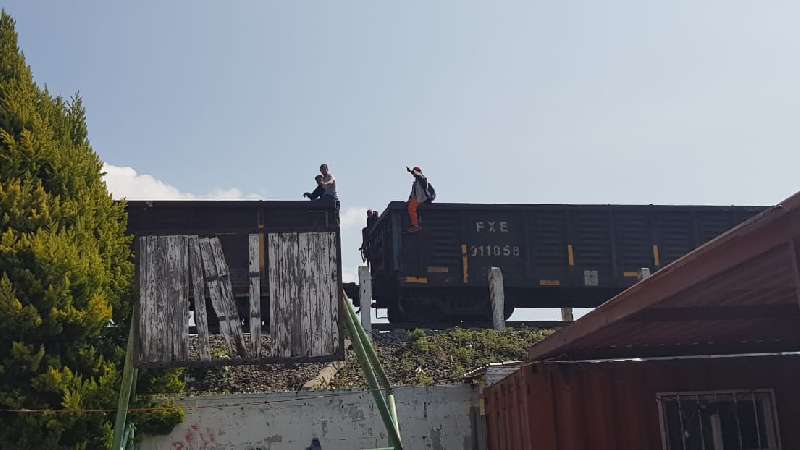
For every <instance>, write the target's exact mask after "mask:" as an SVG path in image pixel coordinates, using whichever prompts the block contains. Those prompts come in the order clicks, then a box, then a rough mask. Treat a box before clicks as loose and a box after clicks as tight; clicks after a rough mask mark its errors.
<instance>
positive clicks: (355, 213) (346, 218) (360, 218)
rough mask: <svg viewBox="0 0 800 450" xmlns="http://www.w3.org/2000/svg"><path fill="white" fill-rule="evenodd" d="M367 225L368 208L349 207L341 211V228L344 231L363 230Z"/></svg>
mask: <svg viewBox="0 0 800 450" xmlns="http://www.w3.org/2000/svg"><path fill="white" fill-rule="evenodd" d="M366 224H367V208H357V207H349V208H344V209H342V210H341V211H339V226H340V227H341V228H342V229H350V228H357V229H359V230H360V229H361V228H362V227H364V226H366Z"/></svg>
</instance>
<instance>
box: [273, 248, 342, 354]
mask: <svg viewBox="0 0 800 450" xmlns="http://www.w3.org/2000/svg"><path fill="white" fill-rule="evenodd" d="M267 246H268V251H269V289H270V336H271V337H272V339H273V355H274V356H277V357H281V358H302V357H306V358H308V357H319V356H326V355H333V354H337V353H339V328H338V318H339V306H338V300H339V295H340V294H339V290H340V283H339V269H338V267H339V265H338V264H339V263H338V251H337V249H338V247H337V242H336V234H335V233H332V232H308V233H270V234H269V235H268V244H267Z"/></svg>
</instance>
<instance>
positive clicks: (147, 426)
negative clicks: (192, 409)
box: [129, 401, 186, 436]
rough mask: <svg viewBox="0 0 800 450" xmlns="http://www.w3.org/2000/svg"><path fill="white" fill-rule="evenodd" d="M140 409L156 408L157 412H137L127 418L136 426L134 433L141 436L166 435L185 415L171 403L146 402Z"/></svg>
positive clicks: (177, 406) (180, 408) (178, 407)
mask: <svg viewBox="0 0 800 450" xmlns="http://www.w3.org/2000/svg"><path fill="white" fill-rule="evenodd" d="M140 408H158V410H157V411H152V412H150V411H148V412H146V413H139V412H137V413H133V414H131V415H130V416H129V417H130V419H131V420H132V421H133V422H134V423H135V424H136V432H137V433H142V434H167V433H169V432H170V431H172V429H173V428H175V425H177V424H179V423H181V422H183V418H184V416H185V414H186V413H185V411H184V410H183V408H182V407H180V406H179V405H176V404H175V403H174V402H172V401H166V402H164V403H159V402H147V404H145V405H143V406H140ZM138 436H141V434H138Z"/></svg>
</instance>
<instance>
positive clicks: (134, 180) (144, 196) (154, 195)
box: [103, 163, 261, 200]
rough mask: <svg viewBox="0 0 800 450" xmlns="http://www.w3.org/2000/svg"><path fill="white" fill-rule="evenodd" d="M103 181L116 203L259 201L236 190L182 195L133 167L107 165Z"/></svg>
mask: <svg viewBox="0 0 800 450" xmlns="http://www.w3.org/2000/svg"><path fill="white" fill-rule="evenodd" d="M103 171H104V172H105V173H106V175H105V176H104V177H103V180H105V182H106V185H107V186H108V190H109V192H111V196H112V197H113V198H114V199H117V200H119V199H122V198H125V199H128V200H258V199H260V198H261V196H259V195H258V194H244V193H243V192H242V191H240V190H239V189H236V188H228V189H219V188H218V189H213V190H212V191H211V192H209V193H207V194H192V193H189V192H181V191H180V190H179V189H178V188H176V187H175V186H172V185H171V184H168V183H165V182H163V181H161V180H159V179H157V178H155V177H153V176H151V175H146V174H140V173H137V172H136V170H135V169H134V168H133V167H120V166H114V165H111V164H108V163H104V164H103Z"/></svg>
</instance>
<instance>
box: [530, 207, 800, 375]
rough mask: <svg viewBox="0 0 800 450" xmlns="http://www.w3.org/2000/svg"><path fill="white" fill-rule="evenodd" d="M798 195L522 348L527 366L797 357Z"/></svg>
mask: <svg viewBox="0 0 800 450" xmlns="http://www.w3.org/2000/svg"><path fill="white" fill-rule="evenodd" d="M799 249H800V193H798V194H795V195H793V196H792V197H790V198H788V199H787V200H785V201H783V202H782V203H780V204H779V205H777V206H775V207H773V208H770V209H768V210H766V211H764V212H763V213H761V214H759V215H757V216H755V217H753V218H752V219H750V220H748V221H746V222H744V223H742V224H741V225H739V226H738V227H735V228H733V229H732V230H730V231H728V232H726V233H724V234H722V235H721V236H719V237H718V238H716V239H714V240H712V241H710V242H708V243H706V244H705V245H703V246H701V247H699V248H697V249H696V250H694V251H692V252H691V253H689V254H688V255H686V256H684V257H683V258H680V259H678V260H676V261H675V262H673V263H672V264H670V265H668V266H666V267H664V268H663V269H662V270H660V271H658V272H656V273H655V274H654V275H653V276H652V277H650V278H648V279H646V280H644V281H642V282H640V283H638V284H636V285H634V286H632V287H631V288H629V289H628V290H626V291H624V292H622V293H621V294H619V295H617V296H616V297H614V298H612V299H611V300H609V301H607V302H606V303H604V304H603V305H601V306H600V307H598V308H597V309H596V310H594V311H592V312H591V313H589V314H587V315H586V316H584V317H582V318H581V319H580V320H578V321H577V322H575V323H574V324H573V325H571V326H569V327H566V328H563V329H561V330H559V331H558V332H557V333H555V334H554V335H552V336H550V337H549V338H547V339H545V340H544V341H542V342H540V343H539V344H537V345H534V346H533V347H531V348H530V350H529V353H528V356H529V359H533V360H543V359H563V360H576V359H596V358H618V357H638V356H669V355H696V354H736V353H746V352H762V351H763V352H773V351H796V350H798V349H800V271H799V270H798V258H799V256H798V255H799V253H798V252H799V251H800V250H799Z"/></svg>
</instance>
